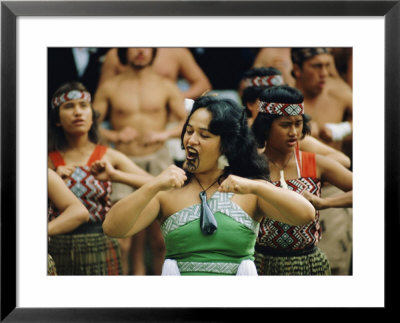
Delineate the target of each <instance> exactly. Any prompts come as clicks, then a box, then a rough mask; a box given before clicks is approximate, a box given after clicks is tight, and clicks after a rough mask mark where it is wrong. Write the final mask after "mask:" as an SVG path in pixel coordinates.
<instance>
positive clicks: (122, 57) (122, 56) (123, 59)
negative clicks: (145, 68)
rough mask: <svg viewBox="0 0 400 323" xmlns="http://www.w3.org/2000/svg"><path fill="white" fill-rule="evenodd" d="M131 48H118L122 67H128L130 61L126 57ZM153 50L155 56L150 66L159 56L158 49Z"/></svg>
mask: <svg viewBox="0 0 400 323" xmlns="http://www.w3.org/2000/svg"><path fill="white" fill-rule="evenodd" d="M129 48H131V47H118V49H117V52H118V59H119V61H120V63H121V64H122V65H126V64H128V59H127V57H126V52H127V51H128V49H129ZM152 49H153V56H152V58H151V61H150V63H149V65H151V64H153V62H154V59H155V58H156V54H157V48H155V47H152Z"/></svg>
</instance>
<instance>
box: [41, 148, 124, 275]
mask: <svg viewBox="0 0 400 323" xmlns="http://www.w3.org/2000/svg"><path fill="white" fill-rule="evenodd" d="M106 150H107V147H105V146H100V145H97V146H96V148H95V149H94V151H93V153H92V154H91V156H90V158H89V160H88V162H87V164H86V165H84V166H79V167H76V168H75V170H74V172H73V173H72V174H71V176H70V177H69V179H68V181H67V186H68V187H69V189H70V190H71V191H72V192H73V193H74V194H75V195H76V196H77V197H78V198H79V200H80V201H81V202H82V203H83V204H84V205H85V206H86V208H87V209H88V210H89V222H87V223H84V224H82V225H81V226H79V227H78V228H76V229H75V230H74V231H72V232H69V233H68V234H63V235H57V236H52V237H51V238H50V241H49V245H48V252H49V254H50V255H51V256H52V257H53V259H54V261H55V263H56V268H57V274H58V275H119V274H120V273H121V264H120V257H121V256H120V248H119V245H118V241H117V240H116V239H111V238H109V237H107V236H106V235H104V233H103V230H102V226H101V225H102V223H103V221H104V219H105V216H106V214H107V212H108V211H109V209H110V208H111V199H110V196H111V182H109V181H99V180H97V179H96V178H95V177H94V176H93V175H92V174H91V173H90V166H91V165H92V164H93V163H94V162H95V161H96V160H100V159H101V158H102V157H103V155H104V154H105V153H106ZM49 158H50V159H51V161H52V162H53V164H54V166H55V167H56V168H57V167H59V166H63V165H65V161H64V159H63V158H62V156H61V154H60V153H59V152H58V151H55V152H51V153H50V154H49ZM59 214H60V212H59V211H58V210H57V209H55V208H54V207H53V205H51V204H50V206H49V215H48V220H49V221H51V220H52V219H54V218H56V217H57V216H59Z"/></svg>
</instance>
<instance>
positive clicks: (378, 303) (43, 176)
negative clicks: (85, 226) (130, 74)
mask: <svg viewBox="0 0 400 323" xmlns="http://www.w3.org/2000/svg"><path fill="white" fill-rule="evenodd" d="M399 33H400V4H399V1H398V0H397V1H262V0H260V1H196V0H194V1H189V0H188V1H121V2H119V1H118V2H117V1H70V2H69V1H67V2H64V1H63V2H61V1H26V2H25V1H3V2H2V3H1V140H2V141H1V187H2V190H1V288H0V290H1V320H2V321H5V322H30V321H40V322H46V321H51V322H86V321H93V320H96V321H99V322H125V321H154V322H159V321H179V320H180V321H185V322H186V321H226V320H228V321H233V320H236V318H235V316H236V315H239V313H242V311H244V313H245V315H250V316H251V317H252V316H253V313H257V315H265V314H266V313H265V312H264V310H267V309H275V310H277V309H282V308H283V309H287V308H314V307H315V308H375V309H391V308H392V307H393V303H392V300H391V297H392V296H390V295H391V289H392V288H393V287H395V286H396V283H397V281H395V280H396V278H395V275H394V274H393V272H392V271H391V268H396V267H395V264H394V263H392V262H391V259H392V258H394V259H395V258H396V256H395V255H397V253H396V251H395V249H394V245H395V241H393V240H394V239H393V240H392V237H396V236H398V233H399V232H398V231H399V228H400V221H399V215H398V214H399V208H398V198H399V192H398V179H399V173H398V172H399V167H398V165H399V139H400V138H399V130H398V129H399V127H398V122H399V121H398V120H400V119H399V110H400V104H399V95H398V89H399V83H400V82H399V81H400V76H399V69H400V67H399V57H400V48H399V46H400V35H399ZM130 46H131V47H135V46H145V47H190V48H195V47H254V48H256V47H257V48H261V47H321V46H325V47H352V49H353V95H354V97H353V112H354V114H353V120H354V136H353V140H354V144H353V174H354V198H353V209H354V215H353V221H354V225H353V232H354V233H353V237H354V240H353V246H354V253H353V273H352V275H351V276H328V277H293V276H290V277H281V276H270V277H261V276H259V277H252V278H250V277H241V278H237V277H230V278H227V279H221V278H220V277H212V278H207V279H204V278H202V277H199V278H197V277H196V278H192V277H191V278H187V277H149V276H123V277H110V276H109V277H94V276H89V277H83V276H79V277H71V276H65V277H56V276H53V277H52V276H47V275H46V266H47V255H46V253H47V252H46V247H47V240H46V239H47V233H46V229H47V227H46V215H45V214H47V169H46V167H47V48H49V47H130ZM231 278H233V279H231ZM392 282H393V283H392ZM333 313H336V312H333Z"/></svg>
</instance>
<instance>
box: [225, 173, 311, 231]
mask: <svg viewBox="0 0 400 323" xmlns="http://www.w3.org/2000/svg"><path fill="white" fill-rule="evenodd" d="M219 190H220V191H223V192H233V193H239V194H254V195H256V196H257V203H258V208H259V210H260V211H261V212H262V213H263V214H264V215H265V216H267V217H268V218H271V219H273V220H277V221H281V222H284V223H288V224H290V225H303V224H307V223H309V222H311V221H313V220H314V218H315V209H314V207H313V206H312V205H311V203H310V202H308V201H307V200H306V199H305V198H304V197H302V196H301V195H300V194H298V193H295V192H293V191H290V190H287V189H283V188H280V187H276V186H274V185H272V184H271V183H269V182H267V181H261V180H251V179H247V178H243V177H239V176H235V175H230V176H228V178H227V179H225V180H224V181H223V182H222V183H221V186H220V188H219Z"/></svg>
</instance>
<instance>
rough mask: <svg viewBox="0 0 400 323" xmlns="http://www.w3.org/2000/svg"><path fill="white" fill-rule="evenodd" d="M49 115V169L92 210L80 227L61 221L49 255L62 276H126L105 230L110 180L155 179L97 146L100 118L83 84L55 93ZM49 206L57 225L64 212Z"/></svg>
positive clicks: (130, 182) (115, 246)
mask: <svg viewBox="0 0 400 323" xmlns="http://www.w3.org/2000/svg"><path fill="white" fill-rule="evenodd" d="M49 117H50V118H49V119H50V120H49V147H50V149H49V150H50V152H49V155H48V167H49V168H50V169H52V170H54V171H55V172H56V173H57V174H58V175H59V176H60V177H61V178H63V179H64V181H65V182H66V184H67V186H68V187H69V189H70V190H71V191H72V192H73V193H74V194H75V195H76V196H77V197H78V198H79V200H80V201H81V202H82V203H83V205H84V206H85V207H86V208H87V209H88V211H89V219H88V220H89V221H88V222H85V223H83V224H81V225H79V226H76V227H71V226H67V225H66V224H67V222H61V224H62V225H64V227H59V228H58V232H57V234H52V235H51V238H50V241H49V246H48V251H49V254H50V255H51V256H52V257H53V259H54V261H55V263H56V266H57V274H58V275H118V274H121V263H120V249H119V245H118V242H117V240H115V239H110V238H109V237H107V236H105V235H104V233H103V230H102V226H101V225H102V222H103V221H104V218H105V217H106V215H107V212H108V210H109V209H110V208H111V200H110V195H111V181H117V182H122V183H126V184H128V185H131V186H133V187H140V186H141V185H143V184H144V183H146V182H148V181H149V180H151V179H152V178H153V177H152V176H150V175H149V174H147V173H146V172H145V171H144V170H142V169H141V168H139V167H138V166H137V165H136V164H134V163H133V162H132V161H131V160H130V159H129V158H127V157H126V156H125V155H123V154H122V153H120V152H118V151H116V150H114V149H111V148H108V147H106V146H102V145H99V144H98V132H97V115H96V113H95V112H94V110H93V108H92V105H91V96H90V93H89V92H88V91H87V89H86V88H85V86H84V85H83V84H81V83H79V82H70V83H66V84H64V85H62V86H61V87H60V88H59V89H58V90H57V91H56V92H55V93H54V95H53V99H52V110H51V111H50V116H49ZM49 189H50V187H49ZM50 206H51V207H50V212H49V221H50V223H56V222H54V219H56V218H59V217H61V214H60V210H58V209H57V208H56V207H54V205H52V204H51V205H50ZM58 223H60V221H58ZM49 234H50V232H49Z"/></svg>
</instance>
